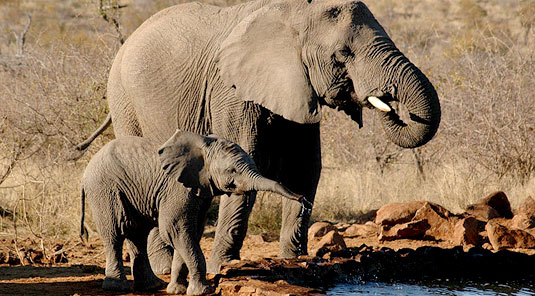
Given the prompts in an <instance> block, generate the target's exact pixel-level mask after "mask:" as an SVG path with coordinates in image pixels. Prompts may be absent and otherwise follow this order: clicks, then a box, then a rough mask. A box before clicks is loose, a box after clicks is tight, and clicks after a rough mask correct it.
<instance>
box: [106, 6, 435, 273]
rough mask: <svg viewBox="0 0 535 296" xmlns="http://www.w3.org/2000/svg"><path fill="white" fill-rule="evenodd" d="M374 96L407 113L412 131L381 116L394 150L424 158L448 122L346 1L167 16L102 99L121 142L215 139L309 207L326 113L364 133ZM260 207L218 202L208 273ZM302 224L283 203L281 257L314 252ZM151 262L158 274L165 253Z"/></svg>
mask: <svg viewBox="0 0 535 296" xmlns="http://www.w3.org/2000/svg"><path fill="white" fill-rule="evenodd" d="M371 96H375V97H378V98H379V99H380V100H382V101H383V102H384V103H386V104H391V103H393V102H399V103H401V104H402V105H404V106H405V107H406V109H407V110H408V112H409V120H408V122H403V121H401V120H400V117H399V116H398V114H397V113H396V111H395V110H393V111H391V112H383V111H377V113H378V114H379V116H380V117H381V118H382V121H383V125H384V130H385V133H386V136H387V137H388V138H389V139H390V140H391V141H393V142H394V143H395V144H397V145H399V146H401V147H406V148H413V147H418V146H420V145H423V144H425V143H427V142H428V141H429V140H431V138H433V136H434V135H435V133H436V131H437V129H438V126H439V123H440V115H441V112H440V104H439V100H438V97H437V93H436V91H435V89H434V87H433V85H432V84H431V83H430V82H429V80H428V79H427V77H426V76H425V75H424V74H422V72H421V71H420V70H419V69H418V68H417V67H416V66H415V65H413V64H412V63H411V62H410V61H409V60H408V59H407V58H406V57H405V56H404V55H403V54H402V53H401V52H400V51H399V50H398V49H397V48H396V46H395V45H394V43H393V42H392V40H391V39H390V38H389V36H388V35H387V34H386V32H385V31H384V29H383V28H382V27H381V25H380V24H379V23H378V22H377V20H376V19H375V18H374V16H373V15H372V13H371V12H370V11H369V10H368V8H367V7H366V6H365V5H364V4H363V3H362V2H359V1H347V0H311V1H306V0H272V1H270V0H253V1H250V2H247V3H243V4H239V5H235V6H231V7H227V8H220V7H216V6H212V5H207V4H200V3H188V4H182V5H177V6H173V7H170V8H168V9H165V10H163V11H161V12H159V13H157V14H156V15H154V16H153V17H151V18H150V19H148V20H147V21H146V22H145V23H143V24H142V25H141V26H140V27H139V28H138V29H137V30H136V31H135V32H134V33H133V34H132V35H131V36H130V37H129V39H128V40H127V41H126V43H125V44H124V45H123V46H122V47H121V49H120V50H119V52H118V54H117V56H116V58H115V60H114V62H113V66H112V68H111V72H110V76H109V81H108V93H107V98H108V103H109V107H110V112H111V114H112V120H113V122H114V125H113V126H114V131H115V135H116V136H117V137H118V138H121V137H125V136H132V135H135V136H142V137H146V138H148V139H151V140H153V141H155V142H156V143H163V142H164V141H165V140H166V139H167V138H168V137H169V136H171V135H172V134H173V132H174V131H175V129H176V128H180V129H183V130H188V131H192V132H196V133H200V134H209V133H216V134H219V135H221V136H223V137H225V138H228V139H229V140H231V141H234V142H236V143H238V144H239V145H240V146H241V147H243V148H244V150H245V151H246V152H247V153H249V154H250V155H251V156H252V157H253V159H254V160H255V162H256V164H257V165H258V167H259V170H260V172H261V173H262V174H263V175H265V176H266V177H269V178H273V179H277V180H280V181H281V182H282V183H284V184H285V185H286V186H288V187H289V188H290V189H291V190H293V191H294V192H297V193H299V194H302V195H304V196H305V198H306V199H307V200H308V201H309V202H311V203H312V202H313V201H314V196H315V193H316V187H317V184H318V181H319V177H320V171H321V151H320V137H319V121H320V118H321V108H322V107H324V106H328V107H330V108H336V109H337V110H341V111H344V112H345V113H347V114H348V115H350V116H351V118H352V119H353V120H355V121H356V122H357V123H358V124H359V125H360V124H361V123H362V121H361V119H362V118H361V115H362V113H361V112H362V108H363V107H368V108H372V105H371V104H370V103H369V101H368V98H370V97H371ZM355 127H356V125H355ZM233 195H236V194H233ZM254 201H255V194H254V193H252V194H249V195H240V196H231V195H227V196H223V197H222V198H221V204H220V208H219V220H218V225H217V230H216V235H215V239H214V246H213V249H212V254H211V256H210V262H209V264H208V269H209V271H210V272H217V271H218V270H219V267H220V265H221V263H222V262H225V261H228V260H231V259H239V250H240V248H241V246H242V242H243V239H244V237H245V234H246V231H247V221H248V217H249V213H250V211H251V208H252V206H253V204H254ZM300 213H301V208H300V206H299V205H298V204H296V203H293V202H290V201H287V200H285V201H284V202H283V218H282V219H283V221H282V229H281V241H280V246H281V257H283V258H289V257H296V256H298V255H301V254H306V253H307V231H306V230H307V227H308V223H309V218H310V212H307V213H306V214H305V215H300ZM156 238H157V236H156ZM150 244H151V245H152V244H154V245H155V246H158V242H151V243H150ZM153 254H154V255H153V256H151V261H154V262H156V261H158V262H156V263H155V266H156V265H158V266H159V267H160V268H159V269H160V270H159V272H162V271H163V270H164V269H165V268H166V267H165V266H166V264H165V262H166V261H168V259H166V257H165V254H168V252H166V251H165V250H161V252H158V251H155V252H154V253H153ZM159 254H163V255H161V256H160V255H159ZM158 257H160V258H158ZM162 262H164V263H162ZM168 265H169V262H168V263H167V266H168ZM157 269H158V268H157Z"/></svg>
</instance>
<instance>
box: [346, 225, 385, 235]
mask: <svg viewBox="0 0 535 296" xmlns="http://www.w3.org/2000/svg"><path fill="white" fill-rule="evenodd" d="M378 233H379V226H377V225H376V224H375V223H373V222H371V221H370V222H367V223H366V224H353V225H351V226H349V227H348V228H347V229H346V230H345V231H344V232H343V233H342V235H343V236H345V237H356V236H374V235H377V234H378Z"/></svg>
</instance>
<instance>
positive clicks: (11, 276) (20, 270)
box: [0, 233, 453, 295]
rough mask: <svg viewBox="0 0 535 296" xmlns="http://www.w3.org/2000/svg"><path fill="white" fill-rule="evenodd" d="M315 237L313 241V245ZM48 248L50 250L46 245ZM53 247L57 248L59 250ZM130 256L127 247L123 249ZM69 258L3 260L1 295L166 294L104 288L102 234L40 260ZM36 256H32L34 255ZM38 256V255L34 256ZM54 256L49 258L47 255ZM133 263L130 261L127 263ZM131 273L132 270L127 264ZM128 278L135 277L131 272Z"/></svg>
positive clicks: (258, 240)
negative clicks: (126, 291)
mask: <svg viewBox="0 0 535 296" xmlns="http://www.w3.org/2000/svg"><path fill="white" fill-rule="evenodd" d="M211 234H213V233H208V235H207V236H205V237H204V238H203V239H202V242H201V245H202V248H203V250H204V252H205V254H207V255H208V254H209V251H210V248H211V245H212V242H213V238H212V237H211V236H212V235H211ZM314 243H315V241H314V240H311V241H310V244H309V245H310V248H312V247H313V246H314ZM17 244H18V247H19V249H20V248H21V247H22V248H24V249H25V250H30V249H31V250H36V251H38V250H42V249H40V248H39V244H38V243H37V242H36V241H33V240H31V239H25V240H19V241H18V242H17ZM346 244H347V245H348V247H358V246H361V245H362V244H366V245H368V246H384V247H389V248H392V249H394V250H398V249H400V248H411V249H415V248H417V247H421V246H438V247H442V248H451V247H453V245H449V244H447V243H443V242H440V243H438V242H433V241H415V240H398V241H392V242H381V243H380V242H379V241H378V240H377V237H375V236H374V237H359V238H351V239H348V238H346ZM9 250H11V251H12V252H13V250H14V241H13V240H10V239H1V240H0V255H4V260H3V261H5V254H7V252H8V251H9ZM45 250H47V249H46V248H45ZM53 250H56V251H55V252H54V251H53ZM278 250H279V243H278V241H271V242H266V241H264V240H263V239H262V237H261V236H260V235H250V236H248V237H247V238H246V239H245V241H244V246H243V249H242V258H243V259H249V260H259V259H261V258H263V257H270V258H276V257H277V256H278ZM123 254H124V255H123V257H126V256H127V255H126V254H127V253H126V250H125V252H124V253H123ZM62 256H64V257H65V258H66V260H67V262H66V263H44V264H43V263H40V264H33V263H31V262H28V260H26V262H25V264H24V265H22V264H17V265H9V264H5V263H4V264H0V295H166V293H165V290H164V289H162V290H161V291H159V292H158V293H135V294H134V293H128V294H121V293H111V292H105V291H103V290H102V289H101V284H102V280H103V279H104V267H105V263H106V262H105V256H104V249H103V246H102V243H101V241H100V239H99V238H98V237H93V238H91V239H90V240H89V244H88V245H85V246H84V245H83V244H81V243H80V242H79V241H67V242H63V247H62V248H59V247H58V245H56V246H55V247H53V248H52V250H47V254H46V256H44V258H43V259H39V260H36V261H41V262H47V261H48V262H49V261H50V260H52V261H61V260H65V259H64V258H63V257H62ZM31 257H32V256H30V258H31ZM34 257H35V256H34ZM47 257H48V258H52V259H46V258H47ZM0 262H2V261H0ZM125 264H126V265H127V266H129V262H126V263H125ZM127 272H128V274H129V273H130V270H129V268H127ZM161 278H162V279H163V280H165V281H167V282H168V281H169V276H165V275H164V276H161ZM128 279H129V280H132V277H131V276H130V275H128Z"/></svg>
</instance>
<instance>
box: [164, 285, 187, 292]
mask: <svg viewBox="0 0 535 296" xmlns="http://www.w3.org/2000/svg"><path fill="white" fill-rule="evenodd" d="M186 290H187V287H186V285H184V284H180V283H169V285H167V294H185V293H186Z"/></svg>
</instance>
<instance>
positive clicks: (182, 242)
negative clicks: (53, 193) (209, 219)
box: [81, 131, 302, 295]
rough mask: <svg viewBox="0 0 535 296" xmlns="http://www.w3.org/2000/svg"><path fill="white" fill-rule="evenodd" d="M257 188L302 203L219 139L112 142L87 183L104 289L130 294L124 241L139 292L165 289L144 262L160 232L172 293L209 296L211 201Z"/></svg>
mask: <svg viewBox="0 0 535 296" xmlns="http://www.w3.org/2000/svg"><path fill="white" fill-rule="evenodd" d="M256 190H262V191H272V192H275V193H278V194H281V195H283V196H285V197H287V198H290V199H294V200H296V201H299V200H302V196H300V195H298V194H295V193H292V192H291V191H290V190H288V189H287V188H285V187H284V186H282V185H281V184H279V183H277V182H275V181H273V180H270V179H267V178H264V177H263V176H261V175H260V173H259V172H258V169H257V168H256V166H255V164H254V162H253V160H252V159H251V158H250V156H249V155H248V154H247V153H245V152H244V151H243V150H242V149H241V148H240V147H239V146H238V145H236V144H234V143H232V142H230V141H228V140H225V139H223V138H219V137H217V136H208V137H203V136H200V135H198V134H194V133H190V132H185V131H177V132H176V133H175V134H174V135H173V136H172V137H171V138H170V139H169V140H168V141H167V142H166V143H165V144H164V145H163V146H162V147H161V148H160V149H158V147H157V146H156V145H155V144H154V143H153V142H151V141H150V140H148V139H145V138H139V137H125V138H121V139H116V140H113V141H111V142H110V143H108V144H107V145H106V146H104V147H103V148H102V149H101V150H100V151H99V152H98V153H97V154H95V156H94V157H93V159H91V161H90V162H89V164H88V166H87V168H86V170H85V173H84V176H83V180H82V219H81V225H82V228H83V223H84V213H83V209H84V203H85V198H87V200H88V203H89V205H90V207H91V211H92V212H93V215H94V220H95V223H96V226H97V229H98V231H99V233H100V235H101V237H102V241H103V243H104V248H105V250H106V278H105V279H104V283H103V284H102V288H104V289H106V290H129V289H130V286H129V284H128V282H127V280H126V277H125V273H124V270H123V261H122V245H123V241H124V240H126V243H127V245H128V249H129V252H130V258H131V262H132V275H133V277H134V288H135V289H136V290H154V289H158V288H160V287H161V286H162V285H163V281H161V280H160V279H159V278H158V277H156V275H154V273H153V271H152V269H151V267H150V264H149V259H148V256H147V236H148V234H149V232H150V230H151V229H153V227H155V226H158V227H159V234H160V237H161V238H162V240H163V241H164V242H165V243H167V244H169V245H170V246H172V247H173V249H174V253H173V262H172V266H171V281H170V283H169V285H168V286H167V292H168V293H176V294H182V293H184V292H187V294H189V295H198V294H203V293H209V292H212V291H213V289H212V288H211V287H210V286H209V284H208V283H207V281H206V263H205V259H204V256H203V253H202V251H201V248H200V246H199V241H200V239H201V236H202V233H203V228H204V222H205V221H204V220H205V216H206V212H207V210H208V207H209V206H210V202H211V200H212V198H213V197H214V196H217V195H221V194H224V193H246V192H249V191H256ZM188 271H189V275H190V281H189V285H188V284H187V281H186V276H187V274H188ZM186 286H187V288H186Z"/></svg>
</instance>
